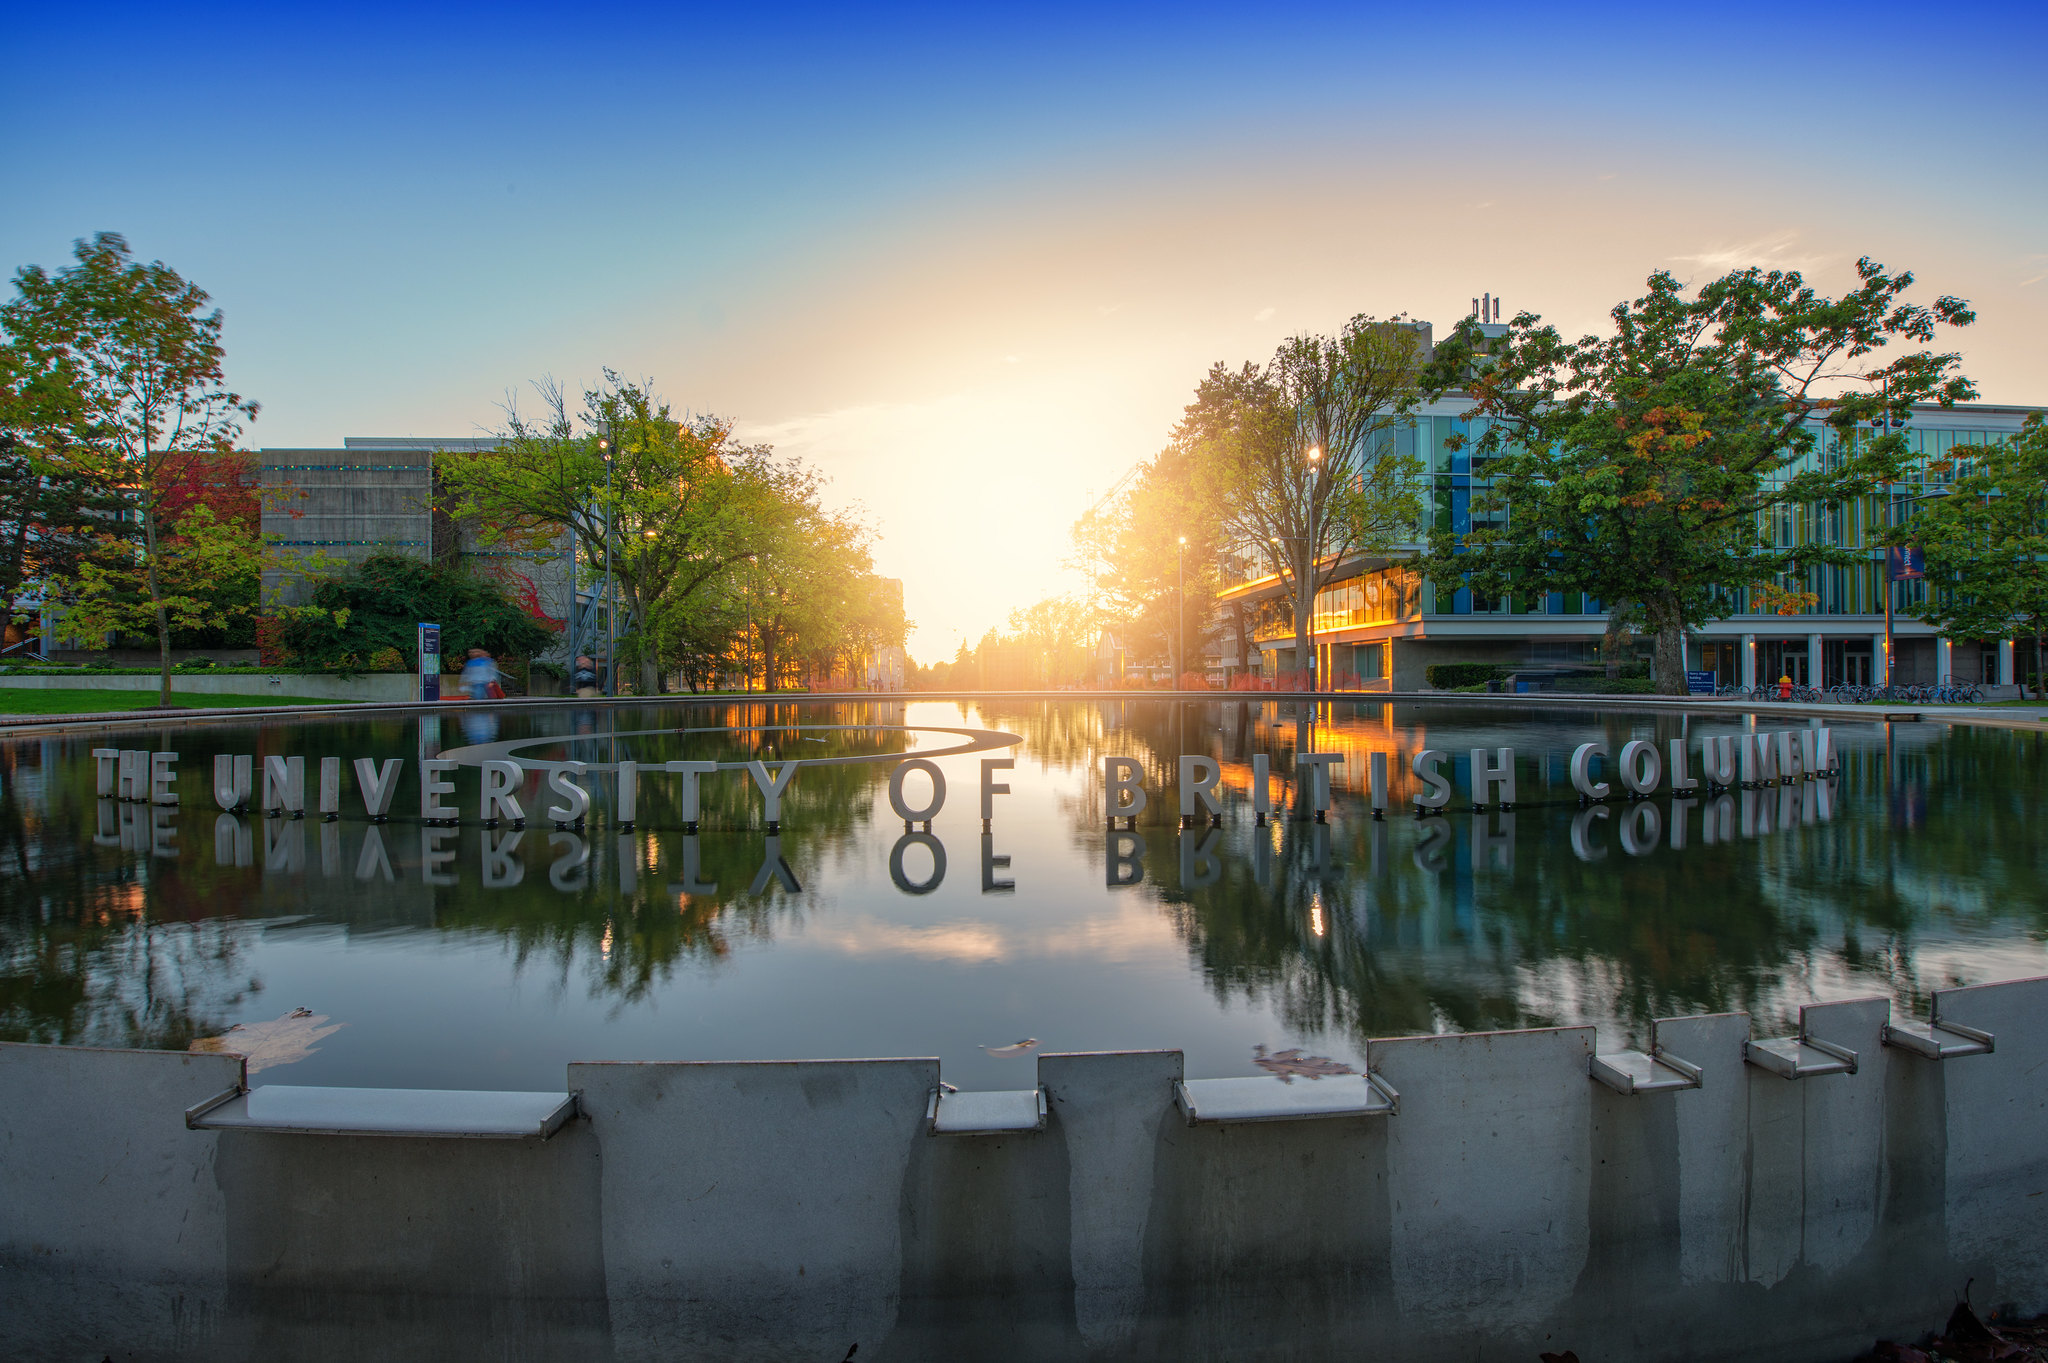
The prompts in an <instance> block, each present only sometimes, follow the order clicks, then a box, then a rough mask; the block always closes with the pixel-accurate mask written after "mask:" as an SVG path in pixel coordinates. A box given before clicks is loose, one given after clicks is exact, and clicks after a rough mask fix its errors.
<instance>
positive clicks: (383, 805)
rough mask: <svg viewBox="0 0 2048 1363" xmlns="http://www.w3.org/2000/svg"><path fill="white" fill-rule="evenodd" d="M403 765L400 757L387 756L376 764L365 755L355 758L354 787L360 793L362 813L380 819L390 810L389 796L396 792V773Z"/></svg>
mask: <svg viewBox="0 0 2048 1363" xmlns="http://www.w3.org/2000/svg"><path fill="white" fill-rule="evenodd" d="M404 766H405V762H404V761H403V760H402V759H400V758H396V757H393V758H388V759H386V760H385V762H384V765H383V766H381V767H380V766H378V765H377V764H376V763H375V762H372V761H371V760H370V759H369V758H367V757H358V758H357V759H356V789H357V790H358V791H360V792H361V793H362V797H363V813H365V814H367V815H369V816H370V817H371V818H373V819H382V818H383V817H384V816H385V815H386V814H389V813H390V812H391V797H392V796H393V795H395V794H397V793H398V773H399V771H400V770H402V769H403V768H404Z"/></svg>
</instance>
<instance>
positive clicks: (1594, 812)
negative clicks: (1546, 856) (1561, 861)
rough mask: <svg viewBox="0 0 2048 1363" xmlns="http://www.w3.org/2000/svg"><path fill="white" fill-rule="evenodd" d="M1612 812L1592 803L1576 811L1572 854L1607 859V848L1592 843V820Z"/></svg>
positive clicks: (1573, 820) (1583, 859) (1584, 858)
mask: <svg viewBox="0 0 2048 1363" xmlns="http://www.w3.org/2000/svg"><path fill="white" fill-rule="evenodd" d="M1586 746H1587V747H1592V746H1594V745H1593V744H1590V743H1589V744H1587V745H1586ZM1572 760H1573V761H1574V762H1576V761H1577V760H1578V759H1577V758H1576V757H1574V758H1573V759H1572ZM1613 812H1614V811H1613V810H1611V809H1609V808H1608V807H1607V806H1606V805H1594V806H1593V807H1592V808H1591V809H1582V810H1580V811H1579V812H1578V814H1577V816H1576V817H1574V818H1573V819H1572V855H1573V856H1575V857H1577V858H1578V859H1579V860H1580V861H1605V860H1606V859H1607V849H1606V848H1604V847H1595V846H1594V845H1593V820H1595V819H1605V818H1608V817H1609V816H1611V815H1612V814H1613Z"/></svg>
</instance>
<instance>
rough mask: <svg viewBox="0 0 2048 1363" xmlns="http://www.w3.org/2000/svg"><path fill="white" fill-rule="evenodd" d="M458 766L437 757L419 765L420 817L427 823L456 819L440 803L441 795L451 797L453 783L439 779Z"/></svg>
mask: <svg viewBox="0 0 2048 1363" xmlns="http://www.w3.org/2000/svg"><path fill="white" fill-rule="evenodd" d="M458 765H460V764H459V763H455V762H448V761H444V760H442V759H441V758H438V757H435V758H429V759H428V760H426V761H424V762H422V763H420V817H421V818H422V819H425V820H426V821H427V822H428V823H433V822H434V821H436V820H439V819H454V818H456V817H457V815H456V812H455V811H454V810H452V809H450V808H449V807H448V806H447V805H444V804H442V803H441V797H442V796H443V795H453V794H454V793H455V783H454V782H453V781H443V780H441V779H440V778H441V777H442V776H443V775H445V774H447V773H449V772H452V771H454V770H455V768H456V767H457V766H458ZM448 855H449V856H451V857H452V856H454V855H455V854H454V853H453V852H450V853H449V854H448ZM428 883H429V884H438V883H440V882H437V881H429V882H428ZM448 883H449V884H453V883H454V882H453V881H450V882H448Z"/></svg>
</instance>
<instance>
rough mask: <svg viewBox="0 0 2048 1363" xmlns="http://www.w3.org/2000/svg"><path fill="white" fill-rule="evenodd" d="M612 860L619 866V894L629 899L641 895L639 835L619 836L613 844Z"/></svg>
mask: <svg viewBox="0 0 2048 1363" xmlns="http://www.w3.org/2000/svg"><path fill="white" fill-rule="evenodd" d="M612 860H613V861H615V862H617V863H618V866H619V893H620V894H622V895H626V896H629V897H630V896H632V895H637V894H638V893H640V836H639V834H637V833H621V834H619V836H618V837H617V838H616V839H614V840H613V842H612Z"/></svg>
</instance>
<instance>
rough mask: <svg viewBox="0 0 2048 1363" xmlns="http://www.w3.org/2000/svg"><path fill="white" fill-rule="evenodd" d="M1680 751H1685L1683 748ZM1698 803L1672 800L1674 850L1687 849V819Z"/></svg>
mask: <svg viewBox="0 0 2048 1363" xmlns="http://www.w3.org/2000/svg"><path fill="white" fill-rule="evenodd" d="M1678 751H1683V749H1679V750H1678ZM1698 803H1699V801H1698V800H1673V801H1672V802H1671V850H1672V851H1674V852H1683V851H1684V850H1685V825H1686V821H1687V820H1688V819H1690V818H1691V817H1692V807H1693V806H1694V805H1696V804H1698Z"/></svg>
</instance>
